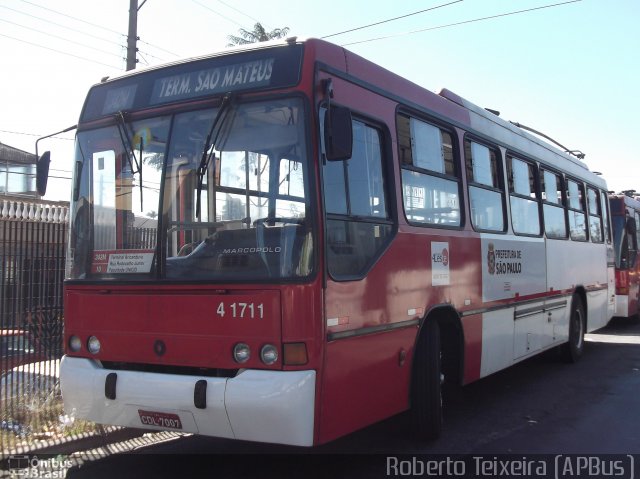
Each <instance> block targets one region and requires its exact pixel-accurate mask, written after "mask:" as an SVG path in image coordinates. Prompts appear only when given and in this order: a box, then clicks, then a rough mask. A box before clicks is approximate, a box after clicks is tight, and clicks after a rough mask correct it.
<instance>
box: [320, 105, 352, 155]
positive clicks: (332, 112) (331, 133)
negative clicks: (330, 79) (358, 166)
mask: <svg viewBox="0 0 640 479" xmlns="http://www.w3.org/2000/svg"><path fill="white" fill-rule="evenodd" d="M324 148H325V156H326V158H327V161H341V160H348V159H349V158H351V152H352V148H353V125H352V123H351V110H349V109H348V108H345V107H343V106H333V105H332V106H331V107H330V108H329V109H328V110H327V113H326V114H325V116H324Z"/></svg>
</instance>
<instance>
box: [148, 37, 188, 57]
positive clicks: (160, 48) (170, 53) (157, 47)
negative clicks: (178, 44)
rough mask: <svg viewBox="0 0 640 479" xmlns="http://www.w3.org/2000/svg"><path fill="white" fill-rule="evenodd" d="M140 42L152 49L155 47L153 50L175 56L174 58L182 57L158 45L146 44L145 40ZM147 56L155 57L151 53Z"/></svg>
mask: <svg viewBox="0 0 640 479" xmlns="http://www.w3.org/2000/svg"><path fill="white" fill-rule="evenodd" d="M138 41H139V42H140V43H144V44H145V45H148V46H150V47H153V48H155V49H156V50H160V51H163V52H165V53H168V54H169V55H173V56H174V57H179V56H180V55H178V54H177V53H173V52H170V51H169V50H167V49H165V48H162V47H159V46H158V45H153V44H151V43H149V42H145V41H144V40H138ZM147 55H150V56H153V55H151V54H150V53H147ZM155 58H158V57H155Z"/></svg>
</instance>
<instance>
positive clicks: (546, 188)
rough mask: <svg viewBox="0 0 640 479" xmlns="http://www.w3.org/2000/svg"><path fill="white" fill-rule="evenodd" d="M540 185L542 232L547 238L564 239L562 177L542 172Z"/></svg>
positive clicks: (565, 236)
mask: <svg viewBox="0 0 640 479" xmlns="http://www.w3.org/2000/svg"><path fill="white" fill-rule="evenodd" d="M540 183H541V185H540V189H541V190H542V213H543V216H544V232H545V234H546V235H547V238H553V239H566V238H567V219H566V215H565V209H564V207H563V206H562V190H563V188H562V177H561V176H560V175H559V174H557V173H554V172H552V171H548V170H542V172H541V174H540Z"/></svg>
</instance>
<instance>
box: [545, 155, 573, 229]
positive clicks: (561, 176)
mask: <svg viewBox="0 0 640 479" xmlns="http://www.w3.org/2000/svg"><path fill="white" fill-rule="evenodd" d="M538 171H539V172H540V173H539V174H540V176H542V175H544V173H545V171H548V172H549V173H551V174H553V175H555V176H556V178H559V179H560V202H559V203H553V202H551V201H548V200H545V199H544V198H542V182H541V180H540V179H538V184H539V185H540V186H539V188H540V204H541V205H542V226H543V231H544V236H545V238H547V239H553V240H568V239H569V218H568V216H567V215H568V213H567V207H566V204H567V184H566V179H565V176H564V174H563V173H562V172H561V171H560V170H556V169H555V168H551V167H549V166H548V165H546V164H544V163H540V165H539V168H538ZM545 205H549V206H554V207H557V208H560V209H561V210H562V215H563V218H564V232H565V234H564V236H549V235H548V234H547V222H546V221H545V217H544V206H545Z"/></svg>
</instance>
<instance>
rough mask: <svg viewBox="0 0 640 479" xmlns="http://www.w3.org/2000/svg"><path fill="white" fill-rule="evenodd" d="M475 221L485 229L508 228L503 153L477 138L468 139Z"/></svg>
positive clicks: (468, 170)
mask: <svg viewBox="0 0 640 479" xmlns="http://www.w3.org/2000/svg"><path fill="white" fill-rule="evenodd" d="M464 150H465V161H466V165H467V179H468V181H469V202H470V204H471V222H472V224H473V227H474V229H476V230H481V231H504V230H505V221H504V190H503V188H502V181H501V180H500V177H501V171H500V165H499V161H498V159H499V157H500V156H499V154H498V153H497V151H496V150H495V149H493V148H489V147H487V146H485V145H482V144H480V143H476V142H475V141H471V140H465V142H464Z"/></svg>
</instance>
